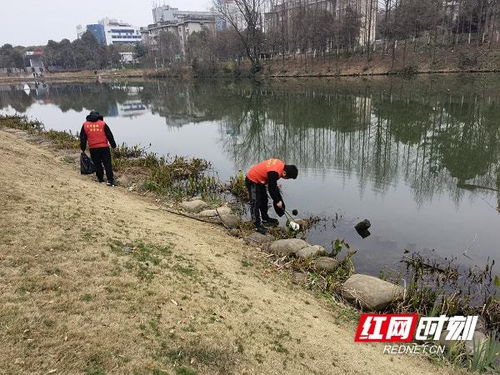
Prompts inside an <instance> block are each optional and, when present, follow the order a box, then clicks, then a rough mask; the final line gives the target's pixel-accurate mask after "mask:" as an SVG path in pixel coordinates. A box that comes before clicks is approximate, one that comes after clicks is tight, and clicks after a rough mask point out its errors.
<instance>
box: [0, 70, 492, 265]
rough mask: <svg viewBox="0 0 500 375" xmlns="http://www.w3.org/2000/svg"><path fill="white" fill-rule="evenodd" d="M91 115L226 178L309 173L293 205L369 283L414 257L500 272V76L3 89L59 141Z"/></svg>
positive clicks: (318, 239) (314, 237)
mask: <svg viewBox="0 0 500 375" xmlns="http://www.w3.org/2000/svg"><path fill="white" fill-rule="evenodd" d="M93 109H95V110H98V111H99V112H101V113H102V114H104V115H105V117H106V118H105V120H106V122H107V123H108V124H109V125H110V127H111V129H112V130H113V132H114V134H115V138H116V139H117V141H118V142H120V143H121V142H125V143H127V144H129V145H132V144H141V145H143V146H147V147H148V148H149V150H150V151H154V152H158V153H161V154H180V155H190V156H195V157H201V158H205V159H207V160H210V161H211V162H212V163H213V165H214V167H215V169H216V170H217V171H218V173H219V175H220V177H222V178H223V179H227V178H228V177H229V176H232V175H234V174H235V173H236V172H238V170H240V169H241V170H246V169H247V168H248V167H249V166H251V165H252V164H253V163H255V162H258V161H260V160H263V159H267V158H270V157H278V158H281V159H283V160H285V161H287V162H288V163H294V164H297V166H298V167H299V170H300V174H299V178H298V179H297V180H295V181H283V183H282V187H283V190H284V196H285V202H286V203H287V206H288V207H289V208H298V209H299V212H300V213H301V215H303V216H307V215H318V216H320V217H321V218H323V219H324V220H323V221H321V222H320V223H319V224H318V225H317V226H316V227H315V228H314V229H313V230H312V231H311V232H310V233H309V240H310V241H311V242H313V243H319V244H322V245H323V246H325V247H327V248H330V246H331V245H330V244H331V241H332V240H334V239H335V238H337V237H342V238H345V239H346V240H347V242H349V243H350V244H351V246H353V247H356V248H359V252H358V254H357V256H356V261H355V263H356V266H357V270H358V271H359V272H369V273H372V274H377V273H378V271H379V270H380V269H395V268H399V267H401V263H400V259H401V256H402V254H403V252H404V251H405V249H407V250H418V251H423V252H428V251H431V250H433V249H435V252H434V253H435V254H436V255H437V256H441V257H456V258H457V260H458V262H460V263H463V264H466V265H473V264H478V265H482V264H485V263H486V262H487V260H488V258H489V259H490V260H491V259H495V258H496V259H497V260H498V255H499V253H500V214H499V207H500V193H499V190H500V164H499V156H500V77H499V76H496V75H483V76H468V77H459V76H448V77H445V76H436V77H423V78H418V79H413V80H403V79H395V78H384V79H374V80H361V79H352V80H324V79H323V80H319V79H318V80H316V79H311V80H300V81H285V82H274V83H272V84H266V85H254V84H251V83H245V82H240V83H230V82H219V81H209V82H197V83H181V82H176V81H158V82H156V81H150V82H143V83H128V84H125V83H105V84H50V85H39V86H38V87H35V86H34V85H30V87H26V86H24V85H17V86H16V85H14V86H0V113H9V114H13V113H20V114H26V115H28V116H29V117H31V118H36V119H38V120H40V121H42V122H43V123H44V124H46V127H47V128H50V129H57V130H71V131H74V132H75V131H78V130H79V129H80V127H81V124H82V122H83V121H84V118H85V116H86V114H87V113H88V112H89V111H90V110H93ZM363 218H368V219H369V220H370V221H371V222H372V228H371V233H372V234H371V236H369V237H367V238H365V239H362V238H361V237H360V236H359V235H358V234H357V233H356V232H355V231H354V229H353V225H354V224H355V223H356V222H357V221H359V219H363Z"/></svg>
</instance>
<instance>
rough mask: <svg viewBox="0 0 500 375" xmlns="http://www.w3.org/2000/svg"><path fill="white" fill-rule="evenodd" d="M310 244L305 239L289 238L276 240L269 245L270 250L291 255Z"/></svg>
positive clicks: (274, 252) (277, 253)
mask: <svg viewBox="0 0 500 375" xmlns="http://www.w3.org/2000/svg"><path fill="white" fill-rule="evenodd" d="M308 246H310V245H309V244H308V243H307V242H306V241H304V240H300V239H298V238H289V239H284V240H277V241H274V242H273V243H272V244H271V246H269V252H271V253H273V254H276V255H281V256H283V255H291V254H295V253H297V251H299V250H301V249H303V248H305V247H308Z"/></svg>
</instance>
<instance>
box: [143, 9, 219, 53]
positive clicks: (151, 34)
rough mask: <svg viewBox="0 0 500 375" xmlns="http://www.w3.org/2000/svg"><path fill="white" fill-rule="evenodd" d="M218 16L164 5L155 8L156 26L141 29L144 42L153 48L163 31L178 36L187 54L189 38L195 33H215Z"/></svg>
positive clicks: (183, 51)
mask: <svg viewBox="0 0 500 375" xmlns="http://www.w3.org/2000/svg"><path fill="white" fill-rule="evenodd" d="M217 19H218V16H217V15H216V14H215V13H213V12H194V11H183V10H179V9H177V8H172V7H171V6H169V5H163V6H158V7H155V8H153V20H154V22H155V23H154V24H151V25H148V26H147V27H141V34H142V41H143V42H144V43H145V44H147V45H149V46H152V47H155V46H156V45H157V42H158V37H159V35H160V33H161V32H162V31H167V32H171V33H174V34H175V35H177V36H178V38H179V42H180V45H181V50H182V54H183V55H185V54H186V46H187V41H188V38H189V36H190V35H191V34H193V33H195V32H200V31H203V30H208V31H209V32H212V33H215V29H216V21H217Z"/></svg>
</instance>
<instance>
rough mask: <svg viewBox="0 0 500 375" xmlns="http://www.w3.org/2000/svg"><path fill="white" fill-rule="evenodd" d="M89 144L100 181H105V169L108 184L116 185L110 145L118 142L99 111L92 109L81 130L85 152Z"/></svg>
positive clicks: (81, 144)
mask: <svg viewBox="0 0 500 375" xmlns="http://www.w3.org/2000/svg"><path fill="white" fill-rule="evenodd" d="M87 142H88V144H89V150H90V157H91V158H92V161H93V162H94V165H95V173H96V175H97V180H98V181H99V182H104V171H103V168H102V166H103V165H104V169H105V170H106V179H107V181H108V186H115V179H114V176H113V167H112V165H111V151H110V150H109V146H110V145H111V147H113V148H116V142H115V139H114V137H113V133H111V129H110V128H109V126H108V125H107V124H106V123H105V122H104V119H103V117H102V116H101V115H99V112H95V111H92V112H90V114H89V115H88V116H87V121H85V123H84V124H83V126H82V130H81V131H80V148H81V149H82V152H85V149H86V148H87Z"/></svg>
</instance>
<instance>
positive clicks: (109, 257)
mask: <svg viewBox="0 0 500 375" xmlns="http://www.w3.org/2000/svg"><path fill="white" fill-rule="evenodd" d="M0 153H1V155H2V157H1V158H0V170H1V171H2V173H1V174H0V202H2V204H1V205H0V228H1V231H0V290H1V294H0V327H2V329H1V330H0V373H2V374H4V373H5V374H18V373H33V374H47V373H57V374H59V373H63V374H76V373H87V374H103V373H112V374H124V373H136V374H146V373H155V374H161V373H167V374H193V373H198V374H231V373H234V374H281V373H287V374H305V373H308V374H337V373H338V374H355V373H356V374H389V373H390V374H406V373H409V374H435V373H441V374H445V373H456V371H455V370H447V369H443V368H438V367H436V366H435V365H433V364H431V363H429V362H428V361H426V360H424V359H418V358H409V357H404V356H384V355H382V354H381V353H382V347H381V346H380V345H364V344H355V343H353V333H354V330H355V323H354V322H353V321H352V319H346V318H345V315H346V310H345V309H344V308H343V307H342V306H337V307H334V306H330V305H326V303H324V302H323V301H321V300H318V299H316V298H314V297H313V296H312V295H310V294H309V293H308V292H306V291H303V290H301V289H300V288H298V287H295V286H293V285H292V284H290V283H289V282H288V281H287V280H286V279H284V278H283V277H281V276H280V275H279V274H277V273H275V272H270V270H269V268H268V267H267V266H265V265H264V264H265V262H262V261H261V258H262V257H264V256H265V255H264V254H262V253H260V252H258V251H257V250H256V249H253V248H250V247H247V246H245V245H243V243H242V242H241V241H240V240H237V239H235V238H233V237H229V236H228V235H226V233H225V232H224V231H223V230H222V229H221V228H219V227H214V226H211V225H209V224H203V223H199V222H196V221H191V220H189V219H184V218H180V217H177V216H174V215H170V214H167V213H165V212H162V211H160V210H159V209H157V207H156V206H154V205H153V203H152V202H150V201H149V200H148V199H146V198H142V197H139V196H137V195H134V194H132V193H129V192H127V191H126V190H124V189H121V188H108V187H106V186H103V185H100V184H97V183H94V182H92V179H91V178H85V177H81V176H79V175H78V173H77V170H76V168H75V167H76V166H75V165H74V164H73V163H72V161H71V157H70V156H69V155H66V156H64V155H61V154H54V153H53V152H52V151H49V150H47V149H46V148H42V147H40V146H36V145H33V144H30V143H27V142H26V141H25V140H24V139H22V132H19V131H9V132H6V131H2V130H0ZM182 366H185V367H182ZM189 369H191V370H189ZM53 370H56V372H51V371H53Z"/></svg>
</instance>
